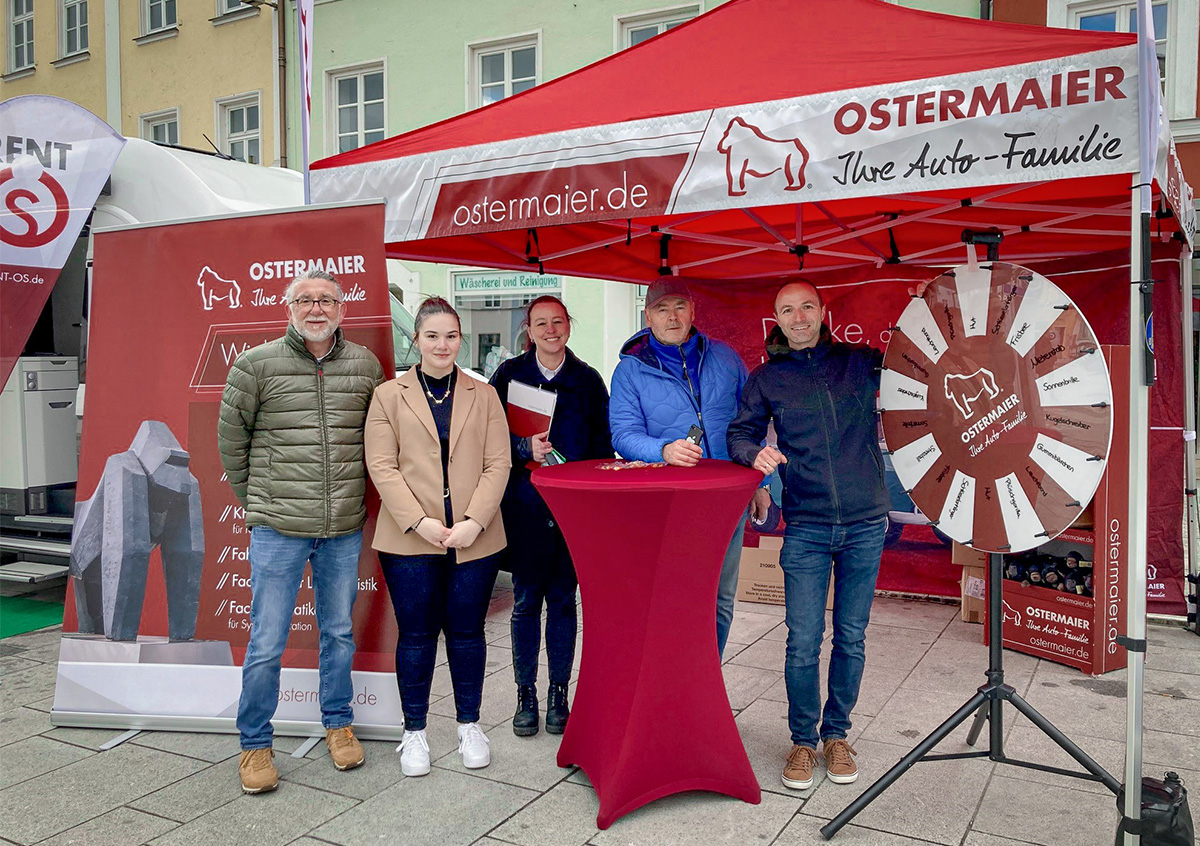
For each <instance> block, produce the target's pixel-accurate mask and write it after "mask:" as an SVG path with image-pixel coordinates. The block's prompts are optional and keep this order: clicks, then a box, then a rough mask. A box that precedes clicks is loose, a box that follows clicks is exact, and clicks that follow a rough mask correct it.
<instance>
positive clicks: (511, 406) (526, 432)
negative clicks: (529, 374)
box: [508, 381, 558, 438]
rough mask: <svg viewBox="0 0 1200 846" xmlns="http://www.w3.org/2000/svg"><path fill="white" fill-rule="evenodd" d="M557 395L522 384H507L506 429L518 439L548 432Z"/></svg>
mask: <svg viewBox="0 0 1200 846" xmlns="http://www.w3.org/2000/svg"><path fill="white" fill-rule="evenodd" d="M557 401H558V394H556V393H554V391H547V390H545V389H544V388H537V387H533V386H532V385H526V384H525V383H524V382H517V381H513V382H509V384H508V429H509V431H510V432H512V433H513V434H514V435H516V436H517V437H518V438H529V437H532V436H533V435H540V434H541V433H542V432H548V431H550V422H551V421H552V420H553V419H554V404H555V403H556V402H557Z"/></svg>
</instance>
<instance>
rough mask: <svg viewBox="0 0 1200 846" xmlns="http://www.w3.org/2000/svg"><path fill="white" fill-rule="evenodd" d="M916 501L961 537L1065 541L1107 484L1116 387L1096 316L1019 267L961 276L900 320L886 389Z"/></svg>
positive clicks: (903, 477)
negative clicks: (1103, 480)
mask: <svg viewBox="0 0 1200 846" xmlns="http://www.w3.org/2000/svg"><path fill="white" fill-rule="evenodd" d="M879 407H880V409H881V412H882V418H883V436H884V440H885V441H886V442H887V446H888V449H889V450H890V451H891V453H892V464H893V465H894V467H895V469H896V475H897V476H898V477H899V479H900V482H901V483H902V484H903V485H904V488H905V489H906V490H907V491H908V492H909V495H910V496H911V497H912V500H913V502H914V503H916V504H917V506H918V507H919V508H920V509H921V511H923V512H924V513H925V514H926V515H927V516H928V517H929V518H930V519H931V520H934V521H936V522H935V525H936V526H937V527H938V529H939V530H941V531H942V532H944V533H945V534H946V535H948V536H949V537H951V538H953V539H954V540H956V541H958V542H959V543H964V544H967V545H969V546H972V547H974V548H975V549H979V550H984V551H986V552H1004V553H1015V552H1021V551H1023V550H1026V549H1032V548H1034V547H1036V546H1039V545H1041V544H1043V543H1045V542H1046V541H1047V540H1048V539H1050V538H1053V537H1055V536H1057V535H1058V534H1059V533H1060V532H1062V531H1063V530H1064V529H1066V528H1067V527H1068V526H1070V525H1071V523H1073V522H1074V521H1075V519H1076V518H1077V517H1078V516H1079V513H1080V512H1081V511H1082V510H1083V508H1084V507H1085V506H1086V505H1087V504H1088V502H1089V501H1091V498H1092V496H1093V495H1094V494H1095V492H1096V486H1097V485H1098V484H1099V483H1100V476H1101V474H1102V473H1103V472H1104V467H1105V464H1106V461H1107V458H1108V447H1109V441H1110V439H1111V437H1112V385H1111V383H1110V382H1109V378H1108V367H1107V365H1106V364H1105V362H1104V356H1103V354H1102V353H1101V352H1100V345H1099V343H1098V342H1097V341H1096V336H1095V334H1094V333H1093V332H1092V328H1091V327H1090V326H1089V325H1088V322H1087V320H1085V319H1084V316H1083V315H1082V314H1080V312H1079V309H1077V308H1076V307H1075V304H1074V303H1072V302H1071V300H1070V298H1069V297H1068V296H1067V295H1066V294H1064V293H1063V292H1062V291H1061V290H1060V289H1059V288H1058V286H1056V285H1055V284H1054V283H1053V282H1051V281H1050V280H1048V279H1046V278H1045V277H1044V276H1040V275H1039V274H1037V273H1034V272H1033V271H1031V270H1027V269H1026V268H1023V267H1018V266H1017V265H1013V264H1002V263H1000V262H993V263H990V264H981V265H977V266H974V267H971V266H963V267H959V268H956V269H955V270H949V271H947V272H946V273H943V274H942V275H941V276H939V277H937V278H936V279H934V280H933V282H931V283H930V284H929V287H928V288H927V289H926V290H925V294H924V296H923V297H921V298H918V299H914V300H913V301H912V302H911V303H910V304H909V306H908V308H906V309H905V310H904V313H903V314H902V315H901V316H900V322H899V324H898V327H897V329H896V331H895V332H894V333H893V335H892V339H891V342H890V343H889V344H888V349H887V355H886V356H885V357H884V370H883V375H882V379H881V383H880V390H879Z"/></svg>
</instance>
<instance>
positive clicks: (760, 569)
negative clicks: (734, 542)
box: [737, 535, 833, 611]
mask: <svg viewBox="0 0 1200 846" xmlns="http://www.w3.org/2000/svg"><path fill="white" fill-rule="evenodd" d="M781 549H783V538H780V537H775V536H774V535H760V536H759V539H758V546H757V547H753V546H746V547H742V561H741V564H740V565H739V570H738V589H737V599H738V601H740V602H758V603H761V604H763V605H783V604H784V599H783V569H782V568H781V567H780V566H779V552H780V550H781ZM825 610H826V611H832V610H833V575H832V573H831V574H830V576H829V591H828V593H827V595H826V599H825Z"/></svg>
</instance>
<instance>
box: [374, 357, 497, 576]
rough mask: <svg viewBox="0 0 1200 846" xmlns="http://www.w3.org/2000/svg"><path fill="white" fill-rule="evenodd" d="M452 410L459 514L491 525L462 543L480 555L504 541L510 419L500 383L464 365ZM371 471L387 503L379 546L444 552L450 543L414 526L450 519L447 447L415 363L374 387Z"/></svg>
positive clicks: (467, 554)
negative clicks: (445, 488)
mask: <svg viewBox="0 0 1200 846" xmlns="http://www.w3.org/2000/svg"><path fill="white" fill-rule="evenodd" d="M453 402H454V405H453V407H452V410H451V414H450V465H449V476H450V500H451V503H452V504H453V506H454V519H455V520H465V519H466V518H468V517H470V518H472V519H474V520H475V521H476V522H478V523H479V524H480V525H482V526H483V527H484V530H483V532H482V533H481V534H480V535H479V537H478V538H477V539H476V540H475V543H473V544H471V546H469V547H467V548H466V549H460V550H458V551H457V559H458V560H459V561H474V560H475V559H478V558H483V557H484V556H485V555H491V554H492V553H495V552H499V551H500V550H502V549H504V546H505V539H504V524H503V523H502V521H501V519H500V499H501V497H502V496H503V495H504V488H505V486H506V485H507V484H508V471H509V468H510V466H511V464H512V459H511V457H510V447H509V436H508V423H507V421H506V419H505V417H504V408H503V406H501V404H500V399H499V397H497V396H496V390H495V389H494V388H493V387H492V386H491V385H488V384H485V383H483V382H480V381H479V380H477V379H474V378H472V377H471V376H469V375H468V374H466V373H464V372H463V371H461V370H459V371H458V376H457V378H456V379H455V386H454V400H453ZM364 440H365V446H366V458H367V472H368V473H370V474H371V481H373V482H374V483H375V487H376V488H377V489H378V490H379V495H380V497H381V498H382V500H383V507H382V508H381V509H380V510H379V519H378V521H377V523H376V526H375V540H374V542H373V543H372V546H373V547H374V548H375V549H377V550H380V551H383V552H390V553H393V554H395V555H429V554H433V555H437V554H441V553H443V552H444V550H442V549H440V548H438V547H436V546H434V545H433V544H431V543H429V542H428V541H426V540H425V539H424V538H422V537H421V536H420V535H418V534H417V533H416V532H410V531H407V530H408V529H409V527H411V526H412V525H413V524H414V523H416V522H417V521H418V520H420V519H421V518H422V517H432V518H433V519H435V520H437V521H439V522H441V521H442V520H444V519H445V506H444V505H443V503H442V452H441V446H440V444H439V441H438V436H437V426H436V425H435V424H434V422H433V413H432V412H431V411H430V410H429V402H428V400H426V398H425V393H424V390H423V389H422V388H421V386H420V384H419V383H418V381H417V369H416V368H415V367H414V368H412V369H410V370H408V371H407V372H406V373H404V374H403V375H402V376H400V377H399V378H397V379H393V380H392V381H390V382H385V383H384V384H382V385H380V386H379V387H378V388H377V389H376V390H375V396H374V397H373V398H372V400H371V408H370V410H369V411H368V412H367V423H366V432H365V435H364Z"/></svg>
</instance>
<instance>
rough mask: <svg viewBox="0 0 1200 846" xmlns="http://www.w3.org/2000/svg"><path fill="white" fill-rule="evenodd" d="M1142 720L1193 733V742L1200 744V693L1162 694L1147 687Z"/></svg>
mask: <svg viewBox="0 0 1200 846" xmlns="http://www.w3.org/2000/svg"><path fill="white" fill-rule="evenodd" d="M1171 675H1175V676H1178V675H1179V674H1177V673H1172V674H1171ZM1187 678H1193V677H1191V676H1188V677H1187ZM1142 721H1143V722H1144V723H1145V725H1147V726H1154V727H1155V728H1160V729H1169V730H1170V731H1172V732H1176V733H1178V734H1186V735H1191V737H1192V740H1191V743H1192V744H1193V745H1196V746H1200V695H1197V696H1196V697H1195V698H1191V697H1189V696H1160V695H1155V694H1154V693H1152V692H1150V690H1148V689H1147V691H1146V693H1145V696H1144V697H1143V699H1142Z"/></svg>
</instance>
